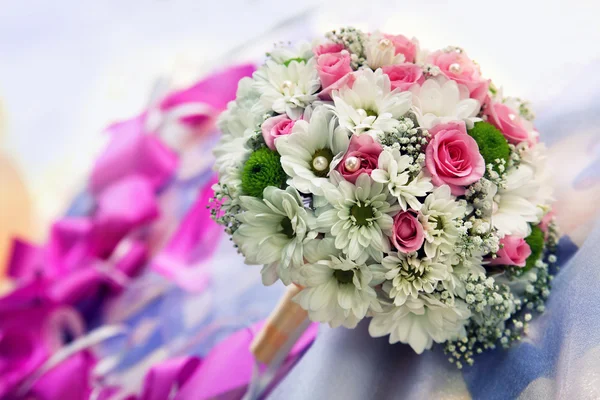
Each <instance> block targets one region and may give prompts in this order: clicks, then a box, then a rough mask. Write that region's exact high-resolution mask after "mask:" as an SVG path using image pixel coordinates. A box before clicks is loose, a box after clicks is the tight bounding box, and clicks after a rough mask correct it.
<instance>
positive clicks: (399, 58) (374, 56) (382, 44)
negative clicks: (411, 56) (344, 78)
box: [365, 33, 405, 70]
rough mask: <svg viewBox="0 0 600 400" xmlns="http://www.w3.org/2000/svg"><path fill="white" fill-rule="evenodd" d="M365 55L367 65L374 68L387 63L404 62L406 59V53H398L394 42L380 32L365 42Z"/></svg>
mask: <svg viewBox="0 0 600 400" xmlns="http://www.w3.org/2000/svg"><path fill="white" fill-rule="evenodd" d="M365 55H366V57H367V65H369V67H371V69H373V70H376V69H377V68H381V67H384V66H386V65H394V64H402V63H403V62H404V60H405V57H404V54H402V53H398V54H396V47H395V46H394V43H393V42H392V41H391V40H389V39H386V38H384V37H383V36H382V35H381V34H380V33H374V34H372V35H371V36H370V37H369V40H368V41H367V43H366V44H365Z"/></svg>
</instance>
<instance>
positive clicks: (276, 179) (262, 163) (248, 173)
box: [242, 147, 286, 198]
mask: <svg viewBox="0 0 600 400" xmlns="http://www.w3.org/2000/svg"><path fill="white" fill-rule="evenodd" d="M285 181H286V175H285V172H284V171H283V168H281V162H280V161H279V154H277V152H275V151H272V150H270V149H268V148H266V147H263V148H262V149H258V150H256V151H255V152H253V153H252V154H250V158H248V161H246V163H245V164H244V170H243V171H242V191H243V192H244V194H247V195H249V196H254V197H259V198H262V197H263V190H265V188H266V187H268V186H275V187H277V188H282V187H283V186H284V184H285Z"/></svg>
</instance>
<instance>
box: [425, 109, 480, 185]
mask: <svg viewBox="0 0 600 400" xmlns="http://www.w3.org/2000/svg"><path fill="white" fill-rule="evenodd" d="M429 133H430V134H431V136H432V139H431V140H430V142H429V143H428V144H427V149H426V151H425V166H426V167H427V170H428V171H429V173H430V174H431V180H432V182H433V184H434V185H436V186H441V185H448V186H450V189H451V191H452V194H453V195H455V196H460V195H463V194H465V186H468V185H470V184H472V183H475V182H477V181H478V180H479V179H481V177H482V176H483V174H484V173H485V161H484V160H483V157H482V156H481V154H480V153H479V147H478V146H477V142H475V140H474V139H473V138H472V137H471V136H469V135H468V134H467V130H466V128H465V123H464V122H462V121H461V122H449V123H447V124H438V125H436V126H434V127H433V128H432V129H430V130H429Z"/></svg>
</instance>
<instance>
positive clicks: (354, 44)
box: [325, 27, 367, 70]
mask: <svg viewBox="0 0 600 400" xmlns="http://www.w3.org/2000/svg"><path fill="white" fill-rule="evenodd" d="M325 36H326V37H327V39H329V40H331V41H332V42H334V43H339V44H341V45H343V46H344V48H345V49H346V50H348V52H350V61H351V66H352V68H353V69H355V70H356V69H358V68H359V67H361V66H362V65H363V64H364V63H365V61H366V56H365V42H366V40H367V37H366V35H365V34H364V33H363V32H362V31H360V30H358V29H356V28H352V27H345V28H340V29H336V30H333V31H331V32H328V33H326V34H325Z"/></svg>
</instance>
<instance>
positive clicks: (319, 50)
mask: <svg viewBox="0 0 600 400" xmlns="http://www.w3.org/2000/svg"><path fill="white" fill-rule="evenodd" d="M342 50H344V45H343V44H340V43H331V42H328V43H323V44H320V45H318V46H317V47H315V48H314V49H313V53H315V56H317V57H319V56H320V55H322V54H329V53H339V52H340V51H342Z"/></svg>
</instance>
